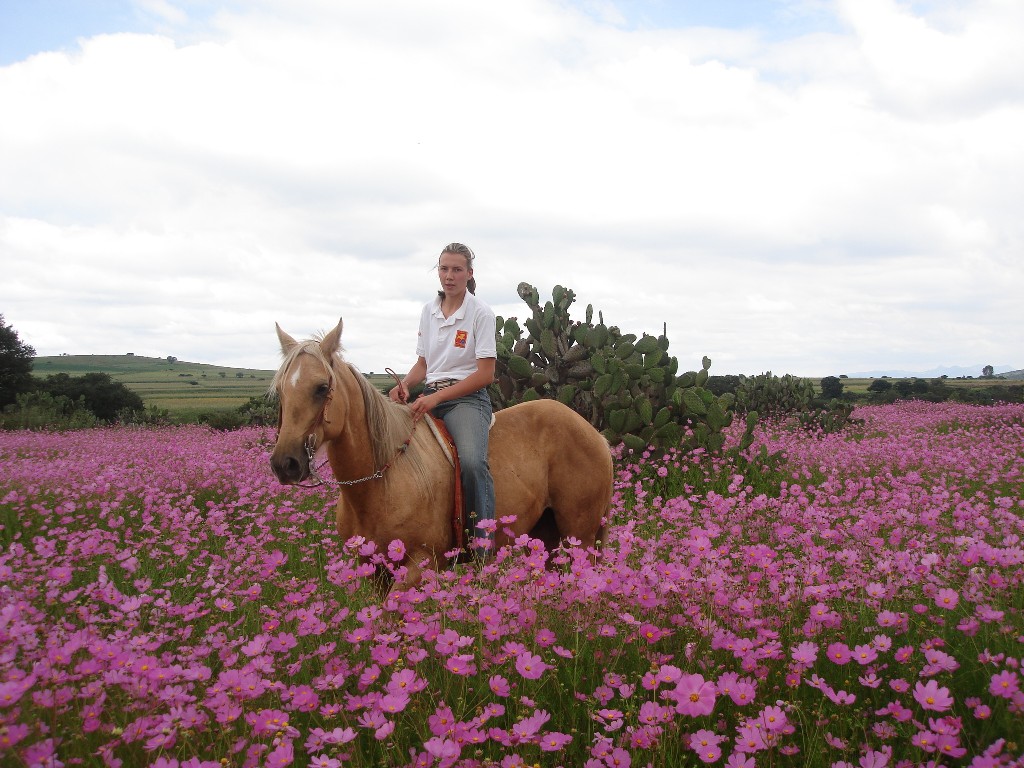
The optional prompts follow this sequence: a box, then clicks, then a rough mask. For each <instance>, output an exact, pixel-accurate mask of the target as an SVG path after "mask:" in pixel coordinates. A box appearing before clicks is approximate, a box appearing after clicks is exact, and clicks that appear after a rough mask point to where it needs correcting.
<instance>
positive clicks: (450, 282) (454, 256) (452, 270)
mask: <svg viewBox="0 0 1024 768" xmlns="http://www.w3.org/2000/svg"><path fill="white" fill-rule="evenodd" d="M466 262H467V259H466V257H465V256H462V255H460V254H458V253H449V252H448V251H445V252H444V253H442V254H441V259H440V261H438V263H437V276H438V278H440V280H441V289H442V290H443V291H444V295H445V296H452V297H456V296H461V295H463V294H464V293H465V292H466V284H467V283H468V282H469V278H471V277H472V276H473V270H472V269H470V268H469V266H468V265H467V263H466Z"/></svg>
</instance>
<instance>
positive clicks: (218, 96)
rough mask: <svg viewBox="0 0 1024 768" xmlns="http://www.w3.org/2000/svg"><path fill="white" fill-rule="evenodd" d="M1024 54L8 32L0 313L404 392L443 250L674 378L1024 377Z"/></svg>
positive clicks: (607, 29) (213, 6)
mask: <svg viewBox="0 0 1024 768" xmlns="http://www.w3.org/2000/svg"><path fill="white" fill-rule="evenodd" d="M1022 39H1024V3H1020V2H1018V0H959V1H953V0H920V1H917V0H914V1H913V2H911V1H910V0H717V1H716V2H706V1H705V0H515V1H514V2H502V3H494V2H479V0H430V1H429V2H424V0H374V1H373V2H366V1H363V2H357V1H355V0H246V1H245V2H242V1H241V0H239V1H238V2H230V1H225V0H220V1H215V0H93V1H91V2H84V1H82V0H3V1H2V2H0V105H3V106H2V108H3V117H2V119H0V259H2V265H3V266H2V272H0V313H2V314H3V315H4V320H5V322H6V323H7V324H9V325H13V326H14V328H15V329H16V330H17V331H18V333H19V335H20V337H21V339H22V340H23V341H25V342H27V343H29V344H31V345H32V346H34V347H35V349H36V351H37V353H38V354H39V355H55V354H61V353H64V352H67V353H70V354H123V353H125V352H134V353H136V354H139V355H150V356H156V357H165V356H167V355H174V356H176V357H178V358H179V359H182V360H188V361H193V362H204V363H216V364H222V365H234V366H242V367H255V368H276V367H277V364H278V361H279V353H278V349H277V341H276V337H275V335H274V323H275V322H279V323H280V324H281V325H282V327H284V328H285V329H286V330H287V331H289V332H290V333H292V334H293V335H295V336H296V337H300V338H305V337H308V336H311V335H312V334H313V333H315V332H317V331H321V330H326V329H329V328H331V327H333V326H334V324H335V323H336V322H337V319H338V318H339V317H344V320H345V333H344V336H343V343H344V344H345V347H346V349H347V356H348V358H349V360H351V361H352V362H353V363H355V364H356V365H357V366H358V367H359V368H361V369H362V370H363V371H381V370H382V369H383V368H384V367H385V366H391V367H394V368H396V369H398V370H402V369H405V368H408V366H409V365H410V364H411V363H412V362H413V359H414V345H415V335H416V323H417V319H418V316H419V308H420V307H421V305H422V304H423V303H424V302H425V301H427V300H428V299H429V298H430V296H431V295H432V293H433V291H434V290H435V286H436V282H437V279H436V273H435V272H434V271H433V269H432V267H433V265H434V264H435V263H436V258H437V255H438V253H439V252H440V250H441V247H442V246H443V245H444V244H445V243H448V242H450V241H453V240H455V241H462V242H465V243H468V244H469V245H470V246H472V247H473V249H474V250H475V251H476V253H477V264H476V277H477V280H478V283H479V291H478V295H479V296H480V297H481V298H483V299H484V300H485V301H487V302H488V303H490V304H491V305H492V306H493V307H494V309H495V311H496V312H497V313H498V314H499V315H504V316H509V315H516V316H518V317H519V318H520V319H522V318H523V317H525V316H526V314H527V312H528V310H527V309H526V306H525V305H524V304H523V303H522V302H521V301H520V300H519V298H518V296H517V294H516V286H517V285H518V284H519V282H521V281H527V282H529V283H531V284H533V285H535V286H537V288H538V289H539V290H540V292H541V294H542V296H547V297H550V295H551V289H552V288H553V287H554V286H555V285H556V284H561V285H564V286H567V287H569V288H572V289H573V290H574V291H575V293H576V297H577V299H576V304H575V305H574V307H573V309H572V310H571V313H572V315H573V316H574V317H576V318H579V319H583V316H584V313H585V311H586V306H587V304H593V306H594V308H595V310H600V311H601V312H603V314H604V319H605V322H606V323H608V324H609V325H617V326H619V327H620V328H621V329H622V330H623V331H624V332H631V333H636V334H638V335H639V334H641V333H643V332H648V333H654V334H657V333H660V332H661V330H662V327H663V324H667V328H668V336H669V339H670V341H671V350H670V351H671V352H672V354H674V355H675V356H676V357H678V358H679V360H680V365H681V367H682V368H683V369H686V368H693V367H697V366H699V364H700V359H701V357H702V356H703V355H705V354H706V355H708V356H709V357H711V359H712V360H713V365H712V369H711V372H712V373H718V374H725V373H750V374H753V373H760V372H762V371H768V370H771V371H773V372H775V373H780V374H781V373H787V372H788V373H793V374H798V375H806V376H821V375H829V374H841V373H850V372H856V371H865V370H880V369H905V370H922V371H923V370H928V369H932V368H934V367H936V366H940V365H947V364H952V365H975V364H992V365H995V366H997V369H998V367H999V366H1005V367H1007V368H1021V367H1024V300H1022V297H1024V215H1022V213H1021V207H1022V202H1024V141H1021V139H1020V137H1021V136H1024V77H1021V73H1022V72H1024V45H1022V44H1021V43H1022ZM595 315H596V312H595ZM979 373H980V370H979Z"/></svg>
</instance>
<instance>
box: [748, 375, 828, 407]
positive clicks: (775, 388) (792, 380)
mask: <svg viewBox="0 0 1024 768" xmlns="http://www.w3.org/2000/svg"><path fill="white" fill-rule="evenodd" d="M813 406H814V384H813V383H812V382H811V380H810V379H803V378H800V377H798V376H791V375H790V374H788V373H787V374H786V375H785V376H782V377H781V378H780V377H778V376H774V375H772V372H771V371H768V372H767V373H761V374H758V375H757V376H740V384H739V386H738V387H737V388H736V410H738V411H740V412H741V413H749V412H750V411H757V412H758V413H759V414H760V415H761V416H763V417H767V418H777V417H780V416H785V415H787V414H791V413H801V412H805V411H810V410H811V408H812V407H813Z"/></svg>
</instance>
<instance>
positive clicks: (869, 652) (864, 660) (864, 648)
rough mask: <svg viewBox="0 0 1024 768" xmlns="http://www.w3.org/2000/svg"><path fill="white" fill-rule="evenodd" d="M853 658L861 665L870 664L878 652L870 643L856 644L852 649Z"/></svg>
mask: <svg viewBox="0 0 1024 768" xmlns="http://www.w3.org/2000/svg"><path fill="white" fill-rule="evenodd" d="M852 657H853V660H854V661H856V662H857V663H858V664H860V665H861V666H864V665H865V664H870V663H871V662H873V661H874V660H875V659H877V658H878V652H877V651H876V650H875V649H874V648H873V647H872V646H871V645H858V646H855V647H854V649H853V654H852Z"/></svg>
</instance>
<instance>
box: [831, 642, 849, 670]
mask: <svg viewBox="0 0 1024 768" xmlns="http://www.w3.org/2000/svg"><path fill="white" fill-rule="evenodd" d="M827 655H828V658H829V661H832V662H834V663H836V664H839V665H843V664H846V663H848V662H849V661H850V657H851V656H850V648H849V646H848V645H847V644H846V643H832V644H831V645H829V647H828V653H827Z"/></svg>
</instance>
